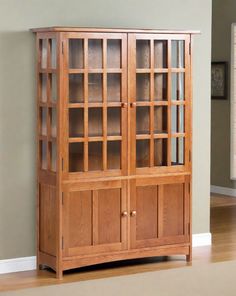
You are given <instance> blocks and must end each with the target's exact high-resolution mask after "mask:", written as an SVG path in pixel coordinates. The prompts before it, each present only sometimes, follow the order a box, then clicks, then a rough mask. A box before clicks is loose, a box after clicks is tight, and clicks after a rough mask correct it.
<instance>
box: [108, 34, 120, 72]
mask: <svg viewBox="0 0 236 296" xmlns="http://www.w3.org/2000/svg"><path fill="white" fill-rule="evenodd" d="M107 68H117V69H119V68H121V40H117V39H110V40H107Z"/></svg>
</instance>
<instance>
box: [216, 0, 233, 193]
mask: <svg viewBox="0 0 236 296" xmlns="http://www.w3.org/2000/svg"><path fill="white" fill-rule="evenodd" d="M234 22H236V1H235V0H213V2H212V61H226V62H228V97H227V100H219V101H216V100H212V104H211V185H216V186H222V187H230V188H236V182H234V181H231V180H230V55H231V24H232V23H234Z"/></svg>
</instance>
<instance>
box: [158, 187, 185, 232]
mask: <svg viewBox="0 0 236 296" xmlns="http://www.w3.org/2000/svg"><path fill="white" fill-rule="evenodd" d="M162 223H163V236H177V235H183V234H184V184H168V185H164V186H163V221H162Z"/></svg>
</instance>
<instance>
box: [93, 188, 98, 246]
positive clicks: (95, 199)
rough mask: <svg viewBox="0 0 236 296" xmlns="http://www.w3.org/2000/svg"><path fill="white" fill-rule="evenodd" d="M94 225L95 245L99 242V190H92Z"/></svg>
mask: <svg viewBox="0 0 236 296" xmlns="http://www.w3.org/2000/svg"><path fill="white" fill-rule="evenodd" d="M92 203H93V208H92V225H93V239H92V241H93V246H95V245H97V244H98V190H93V191H92Z"/></svg>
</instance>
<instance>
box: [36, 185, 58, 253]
mask: <svg viewBox="0 0 236 296" xmlns="http://www.w3.org/2000/svg"><path fill="white" fill-rule="evenodd" d="M39 221H40V222H39V237H40V239H39V249H40V251H42V252H44V253H47V254H50V255H55V254H56V188H55V187H52V186H50V185H45V184H41V185H40V189H39Z"/></svg>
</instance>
